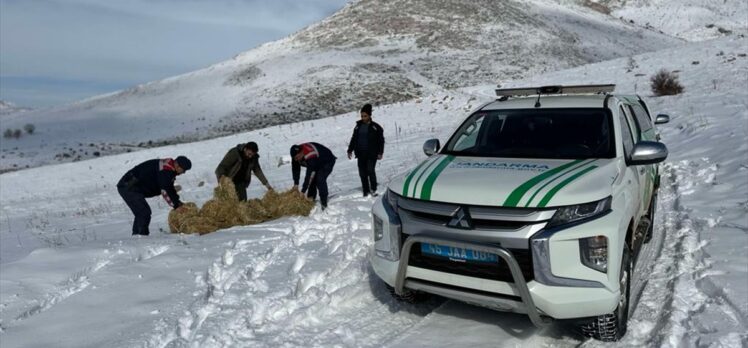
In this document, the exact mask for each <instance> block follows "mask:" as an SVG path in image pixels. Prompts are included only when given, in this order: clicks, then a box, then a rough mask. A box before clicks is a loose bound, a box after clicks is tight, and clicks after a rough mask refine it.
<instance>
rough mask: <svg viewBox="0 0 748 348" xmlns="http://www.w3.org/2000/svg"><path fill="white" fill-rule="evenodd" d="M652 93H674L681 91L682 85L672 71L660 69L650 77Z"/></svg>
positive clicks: (657, 94)
mask: <svg viewBox="0 0 748 348" xmlns="http://www.w3.org/2000/svg"><path fill="white" fill-rule="evenodd" d="M649 80H650V82H651V84H652V93H654V95H656V96H658V97H659V96H663V95H676V94H680V93H682V92H683V86H681V84H680V82H678V75H677V74H676V73H674V72H672V71H667V70H665V69H662V70H660V71H658V72H657V73H656V74H655V75H654V76H652V77H651V78H650V79H649Z"/></svg>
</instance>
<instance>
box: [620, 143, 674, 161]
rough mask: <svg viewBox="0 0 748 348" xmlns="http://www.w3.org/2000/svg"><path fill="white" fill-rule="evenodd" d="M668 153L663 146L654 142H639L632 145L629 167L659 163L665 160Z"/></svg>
mask: <svg viewBox="0 0 748 348" xmlns="http://www.w3.org/2000/svg"><path fill="white" fill-rule="evenodd" d="M667 155H668V151H667V146H665V144H663V143H660V142H656V141H640V142H638V143H637V144H636V145H634V151H633V152H632V153H631V160H629V161H628V164H629V165H633V166H638V165H643V164H654V163H660V162H662V161H664V160H665V159H666V158H667Z"/></svg>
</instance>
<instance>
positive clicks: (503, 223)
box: [370, 85, 669, 341]
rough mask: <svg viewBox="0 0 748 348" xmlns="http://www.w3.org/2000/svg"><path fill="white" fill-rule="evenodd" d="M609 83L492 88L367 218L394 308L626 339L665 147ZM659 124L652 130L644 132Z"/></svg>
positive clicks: (375, 262)
mask: <svg viewBox="0 0 748 348" xmlns="http://www.w3.org/2000/svg"><path fill="white" fill-rule="evenodd" d="M614 88H615V86H614V85H590V86H546V87H537V88H520V89H498V90H496V93H497V96H498V97H499V98H498V99H496V100H494V101H491V102H489V103H487V104H485V105H483V106H481V107H480V108H478V109H477V110H476V111H474V112H473V113H472V114H470V116H468V117H467V119H466V120H465V121H464V122H463V123H462V124H461V125H460V126H459V127H458V128H457V130H456V131H455V132H454V134H453V135H452V136H451V137H450V139H449V140H448V141H447V143H446V146H444V147H443V148H441V146H440V143H439V140H437V139H431V140H428V141H427V142H426V143H425V144H424V147H423V150H424V152H425V153H426V155H427V156H429V157H428V158H427V159H426V160H425V161H423V162H422V163H420V164H419V165H417V166H415V167H414V168H413V169H412V170H410V171H408V172H406V173H404V174H403V175H401V176H399V177H397V178H395V179H394V180H393V181H392V182H391V183H390V184H389V185H388V189H387V191H386V193H385V194H384V195H382V197H380V198H378V199H377V201H376V202H375V203H374V206H373V208H372V219H373V233H374V241H375V243H374V246H373V250H372V252H371V259H370V262H371V264H372V267H373V269H374V272H375V273H376V275H377V276H378V277H379V278H381V279H382V280H383V281H384V282H385V283H386V284H387V285H388V286H389V287H390V288H391V289H392V291H393V294H395V295H396V296H397V297H398V298H404V299H414V298H415V297H416V296H418V295H420V294H424V293H430V294H436V295H440V296H444V297H447V298H452V299H457V300H460V301H465V302H468V303H472V304H477V305H480V306H485V307H489V308H493V309H496V310H500V311H509V312H517V313H525V314H527V315H528V316H529V318H530V320H531V321H532V322H533V323H534V324H535V325H538V326H544V325H546V324H547V323H549V322H550V321H551V319H557V320H561V319H573V322H574V323H575V324H577V325H578V327H579V328H580V329H581V331H582V333H584V334H586V335H588V336H591V337H594V338H596V339H599V340H604V341H616V340H618V339H620V338H621V337H622V336H623V335H624V334H625V332H626V323H627V321H628V312H629V292H630V291H629V290H630V283H631V282H630V280H631V272H632V271H633V269H634V267H633V265H634V262H635V261H636V257H637V255H638V251H639V250H640V248H641V246H642V244H643V243H645V242H646V241H648V240H649V238H651V234H652V232H653V228H652V221H653V220H654V214H655V206H656V201H657V188H658V185H659V174H658V170H657V163H658V162H661V161H663V160H665V158H666V157H667V155H668V150H667V148H666V147H665V145H664V144H662V143H660V142H657V140H659V136H658V135H657V134H656V129H655V128H654V127H655V126H654V124H660V123H666V122H668V121H669V117H668V116H667V115H658V116H657V118H656V119H655V120H654V122H653V120H652V118H651V116H650V114H649V110H648V109H647V106H646V104H645V103H644V102H643V101H642V100H641V98H639V97H638V96H623V95H616V94H613V93H612V92H613V91H614ZM653 123H654V124H653Z"/></svg>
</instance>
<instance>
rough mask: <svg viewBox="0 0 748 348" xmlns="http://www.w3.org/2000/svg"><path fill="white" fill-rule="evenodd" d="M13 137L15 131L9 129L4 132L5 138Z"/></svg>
mask: <svg viewBox="0 0 748 348" xmlns="http://www.w3.org/2000/svg"><path fill="white" fill-rule="evenodd" d="M12 137H13V130H12V129H10V128H8V129H6V130H5V132H3V138H12Z"/></svg>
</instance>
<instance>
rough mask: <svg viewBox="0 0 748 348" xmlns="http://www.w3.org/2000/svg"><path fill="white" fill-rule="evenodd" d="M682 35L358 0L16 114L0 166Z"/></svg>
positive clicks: (519, 4)
mask: <svg viewBox="0 0 748 348" xmlns="http://www.w3.org/2000/svg"><path fill="white" fill-rule="evenodd" d="M679 43H681V40H680V39H676V38H673V37H671V36H668V35H665V34H662V33H659V32H657V31H655V30H648V29H643V28H641V27H639V26H636V25H635V24H632V23H629V22H628V21H625V20H621V19H618V18H615V17H611V16H610V15H608V14H606V13H605V11H600V9H599V8H594V6H590V5H589V4H584V3H582V4H579V3H577V2H574V1H561V2H559V1H552V0H535V1H495V0H472V1H462V0H441V1H431V0H387V1H383V0H359V1H354V2H352V3H350V4H348V5H347V6H345V7H344V8H343V9H341V10H340V11H338V12H337V13H335V14H334V15H332V16H331V17H329V18H327V19H325V20H323V21H321V22H319V23H317V24H314V25H312V26H310V27H308V28H306V29H304V30H301V31H299V32H297V33H295V34H293V35H291V36H289V37H287V38H285V39H282V40H279V41H276V42H271V43H268V44H264V45H262V46H260V47H257V48H255V49H252V50H250V51H247V52H245V53H242V54H239V55H237V56H236V57H234V58H233V59H231V60H228V61H225V62H221V63H218V64H215V65H213V66H210V67H208V68H205V69H202V70H198V71H195V72H192V73H188V74H184V75H181V76H176V77H172V78H168V79H164V80H161V81H156V82H151V83H147V84H143V85H139V86H135V87H133V88H130V89H127V90H124V91H121V92H117V93H112V94H108V95H104V96H98V97H94V98H91V99H88V100H84V101H80V102H77V103H74V104H71V105H66V106H61V107H56V108H52V109H44V110H36V111H31V112H28V113H25V114H24V115H23V117H22V118H21V117H18V116H15V115H9V116H8V117H7V118H6V119H4V125H7V126H11V127H17V126H18V125H19V124H22V123H27V122H32V123H33V124H34V125H35V126H36V129H37V132H36V133H35V134H36V136H28V137H21V138H20V139H18V140H11V141H5V142H3V143H2V145H0V148H2V154H3V155H4V156H5V160H4V161H3V162H2V167H0V170H7V169H9V166H13V165H15V166H16V167H15V168H18V167H24V166H26V165H30V166H37V165H42V164H46V163H51V162H55V161H69V160H79V159H85V158H90V157H93V156H97V155H106V154H112V153H118V152H123V151H132V150H136V149H138V148H143V147H151V146H157V145H163V144H168V143H179V142H186V141H194V140H199V139H204V138H210V137H216V136H221V135H225V134H232V133H237V132H242V131H246V130H250V129H256V128H261V127H266V126H269V125H274V124H282V123H291V122H296V121H299V120H307V119H315V118H320V117H327V116H332V115H337V114H341V113H345V112H350V111H357V110H358V108H359V107H360V106H361V105H362V104H364V103H367V102H369V103H373V104H375V105H381V104H390V103H396V102H399V101H404V100H409V99H413V98H417V97H421V96H425V95H429V94H433V93H437V92H439V91H443V90H444V89H451V88H458V87H464V86H470V85H477V84H487V83H492V84H499V83H502V82H503V81H507V80H510V79H517V78H522V77H526V76H531V75H534V74H537V73H541V72H546V71H554V70H558V69H563V68H568V67H573V66H578V65H581V64H586V63H590V62H597V61H603V60H609V59H613V58H618V57H625V56H631V55H634V54H638V53H642V52H645V51H652V50H656V49H660V48H665V47H671V46H674V45H677V44H679ZM600 82H609V81H600ZM375 117H376V115H375Z"/></svg>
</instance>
